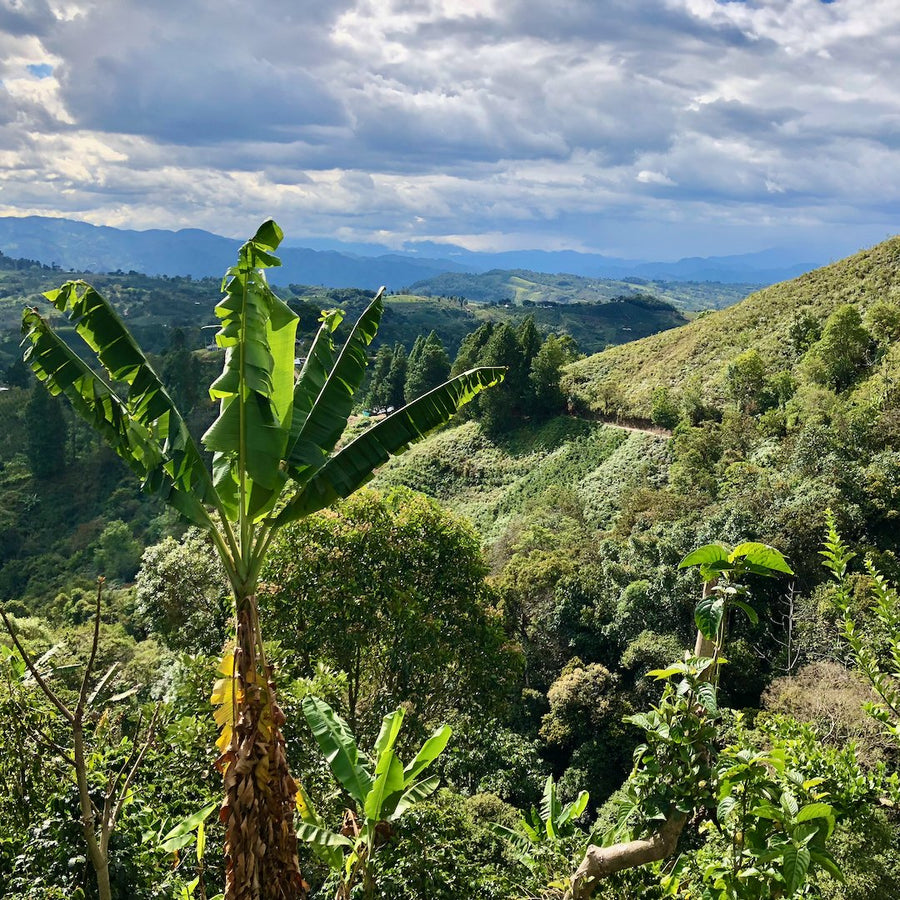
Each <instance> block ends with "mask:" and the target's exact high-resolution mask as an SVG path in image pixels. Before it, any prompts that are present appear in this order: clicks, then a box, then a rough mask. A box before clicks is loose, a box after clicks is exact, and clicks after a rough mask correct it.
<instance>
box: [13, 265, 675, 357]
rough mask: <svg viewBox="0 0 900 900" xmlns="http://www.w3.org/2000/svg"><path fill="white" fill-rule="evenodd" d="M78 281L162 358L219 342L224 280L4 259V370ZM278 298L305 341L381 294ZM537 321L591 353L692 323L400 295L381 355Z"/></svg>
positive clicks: (661, 307) (640, 313)
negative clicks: (170, 351)
mask: <svg viewBox="0 0 900 900" xmlns="http://www.w3.org/2000/svg"><path fill="white" fill-rule="evenodd" d="M70 278H84V279H85V280H87V281H89V282H90V283H91V284H93V285H94V286H95V287H96V288H97V289H98V290H99V291H101V293H103V294H104V295H105V296H107V297H108V298H109V300H110V301H111V302H112V303H113V304H114V305H115V306H116V307H117V308H118V309H119V311H120V312H121V314H122V316H123V318H124V319H125V320H126V321H127V323H128V325H129V327H130V328H131V329H132V330H133V332H134V334H135V335H136V336H137V338H138V339H139V340H140V341H141V343H142V345H143V346H144V347H146V348H147V349H148V350H150V351H152V352H161V351H162V350H164V349H165V348H166V347H167V346H168V343H169V335H170V333H171V331H172V329H174V328H178V329H181V331H182V332H184V336H185V339H186V341H187V345H188V346H189V347H190V348H200V347H204V346H206V345H207V344H208V343H209V339H208V336H209V332H208V331H204V330H203V329H204V328H205V327H206V326H208V325H209V324H210V322H211V321H212V309H213V306H214V305H215V303H216V301H217V300H218V298H219V287H220V280H219V279H218V278H203V279H192V278H189V277H168V276H159V277H155V276H151V275H141V274H139V273H137V272H129V273H127V274H124V273H109V274H94V273H84V272H65V271H61V270H58V269H53V268H51V267H49V266H45V265H42V264H41V263H38V262H35V261H33V260H16V259H11V258H10V257H5V256H0V372H2V371H3V370H4V369H5V368H6V367H7V366H9V365H10V364H12V362H13V361H14V360H15V359H16V358H17V356H18V353H19V350H18V345H19V340H20V336H19V326H20V321H21V314H22V308H23V307H24V306H26V305H29V306H34V305H37V306H38V307H41V308H44V309H46V310H47V311H48V312H50V307H49V305H47V304H46V303H45V302H44V300H43V299H42V297H41V293H42V292H43V291H46V290H50V289H51V288H55V287H58V286H59V285H60V284H61V283H62V282H63V281H65V280H67V279H70ZM278 291H279V293H280V294H281V295H282V296H283V297H284V298H285V299H288V300H291V299H292V298H293V299H294V300H296V301H297V302H296V303H295V304H294V305H295V306H296V307H297V309H298V312H299V313H300V318H301V321H300V331H301V334H310V333H312V330H313V328H314V326H315V322H316V319H317V318H318V315H319V310H321V309H328V308H333V307H338V306H339V307H341V308H343V309H345V310H346V311H347V312H348V315H349V314H350V313H353V312H355V313H357V314H359V313H360V312H361V311H362V309H363V307H364V306H365V304H366V302H367V298H369V297H371V295H372V292H371V291H365V290H360V289H356V288H350V289H325V288H321V287H308V286H305V285H301V284H291V285H290V286H289V287H288V288H279V289H278ZM529 313H531V314H533V315H534V317H535V321H536V323H537V325H538V328H539V329H540V330H542V331H544V332H550V331H553V332H557V333H565V334H570V335H571V336H572V337H574V338H575V340H576V341H577V342H578V345H579V347H580V348H581V349H582V351H583V352H586V353H595V352H597V351H599V350H602V349H603V348H604V347H608V346H610V345H614V344H620V343H622V342H623V341H629V340H634V339H635V338H638V337H645V336H646V335H648V334H654V333H656V332H657V331H661V330H663V329H666V328H674V327H676V326H678V325H682V324H684V323H685V322H686V321H687V319H686V318H685V317H684V315H683V314H682V313H681V312H679V311H678V310H677V309H675V308H674V307H672V306H670V305H669V304H668V303H664V302H661V301H658V300H655V299H653V298H646V297H641V296H636V297H630V298H625V299H623V300H621V301H620V302H615V303H571V304H566V305H560V304H554V305H552V306H549V307H533V308H532V307H522V306H517V307H509V308H506V307H502V306H494V305H484V304H466V303H461V302H459V301H458V300H453V299H449V298H447V297H422V296H417V295H410V294H392V295H389V296H388V297H387V302H386V309H385V314H384V319H383V322H382V328H381V331H380V332H379V335H378V338H377V341H376V343H375V344H374V345H373V348H372V349H373V350H376V349H377V347H378V346H379V344H381V343H388V344H392V345H393V344H394V343H396V342H398V341H399V342H400V343H402V344H404V345H405V346H406V347H407V348H409V347H411V345H412V343H413V341H415V339H416V337H417V336H418V335H419V334H428V333H429V332H430V331H432V330H434V331H436V332H437V334H438V336H439V337H440V338H441V341H442V342H443V344H444V346H445V347H446V348H447V351H448V352H449V353H451V354H455V353H456V351H457V349H458V347H459V345H460V342H461V341H462V339H463V338H464V337H465V336H466V335H467V334H468V333H469V332H471V331H474V330H475V329H476V328H477V327H478V326H479V325H481V324H482V323H483V322H486V321H492V322H519V321H521V320H522V319H523V318H524V317H525V316H526V315H528V314H529ZM53 315H54V316H55V313H54V314H53ZM63 333H66V328H65V327H64V328H63Z"/></svg>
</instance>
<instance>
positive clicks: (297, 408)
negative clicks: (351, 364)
mask: <svg viewBox="0 0 900 900" xmlns="http://www.w3.org/2000/svg"><path fill="white" fill-rule="evenodd" d="M343 320H344V313H343V310H340V309H332V310H330V311H328V312H326V313H324V314H323V315H322V324H321V325H320V326H319V330H318V331H317V332H316V336H315V338H313V342H312V346H311V347H310V348H309V353H308V355H307V357H306V361H305V362H304V363H303V368H302V369H301V370H300V375H299V376H298V378H297V383H296V384H295V385H294V408H293V412H292V414H291V433H290V437H289V438H288V444H287V446H288V450H287V452H286V453H285V456H286V457H288V458H290V455H291V451H292V450H293V448H294V445H295V444H296V443H297V438H299V437H300V432H301V431H302V430H303V426H304V425H305V424H306V419H307V417H308V416H309V413H310V410H311V409H312V408H313V405H314V404H315V402H316V399H317V398H318V396H319V394H320V393H321V392H322V388H323V387H325V382H326V381H327V380H328V375H329V373H330V372H331V370H332V369H333V368H334V338H333V335H334V332H335V331H336V330H337V328H338V326H339V325H340V324H341V322H342V321H343Z"/></svg>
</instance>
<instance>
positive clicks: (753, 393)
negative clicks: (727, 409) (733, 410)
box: [725, 349, 767, 413]
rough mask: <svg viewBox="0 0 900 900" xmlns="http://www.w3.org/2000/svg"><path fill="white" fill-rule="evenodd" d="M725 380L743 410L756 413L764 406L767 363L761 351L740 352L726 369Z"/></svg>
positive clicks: (732, 396) (733, 398) (732, 397)
mask: <svg viewBox="0 0 900 900" xmlns="http://www.w3.org/2000/svg"><path fill="white" fill-rule="evenodd" d="M725 381H726V384H727V385H728V393H729V394H731V399H732V400H734V402H735V403H737V405H738V408H739V409H740V410H741V412H745V413H756V412H759V411H760V409H761V407H762V406H763V403H764V400H763V394H764V393H765V390H766V384H767V381H766V364H765V363H764V362H763V359H762V357H761V356H760V355H759V351H757V350H755V349H750V350H745V351H744V352H743V353H740V354H738V356H736V357H735V358H734V359H733V360H732V361H731V362H730V363H729V364H728V366H727V368H726V370H725Z"/></svg>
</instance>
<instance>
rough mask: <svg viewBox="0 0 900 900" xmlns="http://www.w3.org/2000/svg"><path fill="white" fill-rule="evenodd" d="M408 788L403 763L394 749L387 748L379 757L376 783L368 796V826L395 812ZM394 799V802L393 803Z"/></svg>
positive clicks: (366, 809) (376, 767) (366, 805)
mask: <svg viewBox="0 0 900 900" xmlns="http://www.w3.org/2000/svg"><path fill="white" fill-rule="evenodd" d="M405 787H406V785H405V783H404V781H403V763H402V762H400V760H399V759H398V758H397V754H396V753H394V749H393V747H387V748H385V749H384V750H383V751H382V752H381V755H380V756H379V757H378V764H377V765H376V766H375V783H374V784H373V785H372V790H371V791H369V793H368V795H367V796H366V802H365V806H364V809H365V813H366V819H367V822H368V824H374V823H376V822H379V821H380V820H381V819H384V818H386V817H387V815H388V814H389V813H390V812H392V811H393V808H394V806H395V805H396V802H397V801H398V800H399V799H400V797H401V795H402V794H403V790H404V788H405ZM392 798H393V802H391V800H392Z"/></svg>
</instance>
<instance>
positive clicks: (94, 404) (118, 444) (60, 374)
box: [22, 289, 212, 529]
mask: <svg viewBox="0 0 900 900" xmlns="http://www.w3.org/2000/svg"><path fill="white" fill-rule="evenodd" d="M91 290H92V292H93V289H91ZM93 294H95V295H96V292H93ZM96 296H97V297H99V295H96ZM22 330H23V331H24V332H25V341H27V342H28V344H29V346H28V349H27V350H26V353H25V359H26V361H27V362H28V364H29V365H30V366H31V368H32V370H33V371H34V373H35V375H36V376H37V377H38V379H39V380H40V381H42V382H44V384H45V385H46V386H47V388H48V390H49V391H50V393H51V394H54V395H56V394H64V395H65V396H66V397H67V398H68V400H69V402H70V403H71V404H72V408H73V409H74V410H75V412H76V413H77V414H78V415H80V416H81V417H82V418H83V419H84V420H85V421H87V422H88V423H89V424H90V425H91V426H93V428H94V429H95V430H96V431H98V432H99V433H100V435H101V436H102V437H103V439H104V440H105V441H106V442H107V443H108V444H109V445H110V447H112V449H113V450H114V451H115V452H116V453H117V454H118V455H119V456H120V457H121V458H122V459H123V460H124V462H125V463H126V465H128V467H129V468H130V469H131V470H132V471H133V472H134V473H135V474H136V475H138V476H139V477H140V478H141V479H142V482H143V485H142V486H143V488H144V490H146V491H148V492H152V493H157V494H159V495H161V496H162V498H163V499H164V500H165V501H166V502H167V503H170V504H171V505H172V506H174V507H175V508H176V509H177V510H178V511H179V512H181V513H182V514H183V515H184V516H186V517H187V518H188V519H189V520H190V521H192V522H193V523H194V524H196V525H199V526H201V527H202V528H206V529H209V528H211V527H212V525H211V523H210V520H209V516H208V515H207V513H206V510H205V509H204V507H203V503H202V499H203V498H204V497H206V496H207V494H208V491H207V486H208V487H209V492H211V484H210V481H209V474H208V472H207V471H206V468H205V467H204V466H203V463H202V459H201V458H200V455H199V453H198V451H197V448H196V446H195V445H194V443H193V441H192V440H191V439H190V436H189V435H187V429H186V427H185V428H184V431H185V435H187V436H186V437H184V436H179V438H178V439H177V440H170V439H169V438H170V436H171V431H172V425H173V423H174V424H175V427H176V428H179V429H180V428H181V427H184V423H183V422H182V421H181V418H180V416H178V414H177V412H176V411H175V407H174V405H172V403H171V400H169V398H168V395H167V394H166V393H165V392H164V391H163V390H162V389H161V388H160V390H159V391H156V392H153V399H152V401H151V400H150V396H149V392H148V389H146V386H147V385H148V384H149V381H150V379H149V376H146V375H145V376H142V382H143V384H144V385H145V389H142V390H141V392H140V395H139V396H140V399H139V400H137V401H136V402H135V404H134V405H135V407H136V409H135V410H134V411H133V410H132V409H130V408H129V405H128V402H127V400H123V399H122V398H120V397H119V396H118V395H117V394H116V393H115V392H114V391H113V389H112V388H111V387H110V386H109V385H108V384H107V383H106V382H105V381H103V380H102V379H101V378H100V376H99V375H97V374H96V373H95V372H94V371H93V370H92V369H91V368H90V367H89V366H88V365H87V364H86V363H85V362H84V361H83V360H82V359H81V358H80V357H79V356H78V355H77V354H76V353H75V352H74V351H73V350H72V349H71V348H69V347H68V346H67V345H66V344H65V342H64V341H63V340H62V339H61V338H60V337H58V336H57V335H56V334H55V333H54V332H53V330H52V329H51V328H50V326H49V325H48V324H47V322H46V321H44V319H43V318H41V316H40V315H38V313H37V312H36V311H35V310H33V309H26V310H25V311H24V313H23V315H22ZM148 368H149V367H148ZM138 369H139V367H138ZM116 371H122V369H121V368H120V369H117V370H116ZM131 371H132V372H135V369H132V370H131ZM165 402H168V407H166V406H165ZM151 408H152V410H153V412H152V413H151V412H150V410H151ZM156 413H159V417H158V418H157V419H156V420H154V419H149V418H148V416H150V415H153V414H156ZM167 448H168V453H167Z"/></svg>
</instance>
